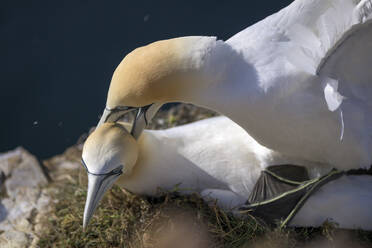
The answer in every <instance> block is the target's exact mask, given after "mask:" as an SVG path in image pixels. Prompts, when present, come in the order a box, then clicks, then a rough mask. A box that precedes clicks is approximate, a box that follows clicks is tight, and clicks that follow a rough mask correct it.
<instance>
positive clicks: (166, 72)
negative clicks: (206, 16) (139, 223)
mask: <svg viewBox="0 0 372 248" xmlns="http://www.w3.org/2000/svg"><path fill="white" fill-rule="evenodd" d="M215 44H216V38H215V37H198V36H192V37H181V38H175V39H169V40H162V41H157V42H154V43H151V44H149V45H147V46H144V47H140V48H137V49H135V50H134V51H132V52H131V53H129V54H128V55H127V56H126V57H125V58H124V59H123V60H122V62H121V63H120V64H119V66H118V67H117V68H116V70H115V72H114V74H113V77H112V80H111V84H110V88H109V91H108V96H107V103H106V109H105V111H104V113H103V115H102V117H101V120H100V122H99V123H98V126H99V125H101V124H102V123H104V122H113V121H117V120H119V119H120V118H121V117H122V116H123V115H124V114H126V113H128V112H130V111H138V112H137V117H136V120H135V122H134V124H133V127H132V131H131V133H132V135H133V136H134V137H135V138H138V136H139V135H140V133H141V132H142V130H143V129H144V128H145V126H146V124H147V122H148V121H149V120H151V119H152V117H153V116H154V115H155V113H156V112H157V111H158V109H159V108H160V107H161V105H162V104H164V103H166V102H177V101H187V99H188V98H189V97H190V96H193V95H195V94H197V92H196V91H200V87H199V86H200V85H203V84H202V83H201V82H200V81H206V77H205V71H206V66H205V65H206V64H207V61H208V58H209V56H208V55H209V54H210V53H211V50H212V48H213V47H214V46H215Z"/></svg>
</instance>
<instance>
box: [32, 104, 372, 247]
mask: <svg viewBox="0 0 372 248" xmlns="http://www.w3.org/2000/svg"><path fill="white" fill-rule="evenodd" d="M214 115H216V114H215V113H213V112H210V111H206V110H200V109H197V108H195V107H192V106H190V105H178V106H173V107H171V108H168V109H167V110H166V111H163V112H161V113H160V114H159V115H158V118H157V119H156V120H155V122H153V124H152V125H153V126H152V128H156V129H161V128H167V127H171V126H175V125H179V124H184V123H187V122H191V121H195V120H198V119H203V118H206V117H211V116H214ZM65 173H66V174H67V173H69V174H68V176H65V177H63V179H61V180H57V181H54V182H53V183H51V184H50V185H49V186H48V187H50V188H52V189H57V190H52V191H51V192H54V195H53V198H54V199H56V201H55V203H54V205H53V211H52V212H51V213H50V215H49V216H48V217H47V218H45V223H44V226H45V228H44V229H43V230H44V231H43V232H42V233H40V234H39V242H38V246H39V247H127V248H168V247H169V248H174V247H177V248H209V247H216V248H219V247H226V248H245V247H257V248H258V247H265V248H266V247H268V248H270V247H273V248H274V247H275V248H277V247H278V248H279V247H283V248H284V247H286V248H287V247H308V248H312V247H345V248H346V247H371V246H372V233H371V232H365V231H359V230H355V231H348V230H341V229H338V228H337V225H335V224H334V223H331V222H325V223H324V224H323V226H322V227H320V228H286V229H279V228H270V227H268V226H266V225H264V224H262V222H261V221H258V220H257V219H255V218H254V217H253V216H250V215H246V216H245V218H236V217H234V216H232V215H231V214H229V213H226V212H224V211H223V210H221V209H220V208H218V207H217V206H216V202H205V201H203V200H202V199H201V198H200V196H199V195H197V194H192V195H182V196H181V195H180V194H179V192H177V191H176V190H175V191H173V192H164V191H162V190H161V189H159V194H158V196H157V197H145V196H139V195H134V194H131V193H130V192H127V191H126V190H124V189H121V188H119V187H117V186H114V187H113V188H112V189H111V190H110V191H109V192H108V193H106V195H105V197H104V198H103V199H102V201H101V203H100V205H99V207H98V208H97V210H96V212H95V214H94V216H93V217H92V220H91V222H90V224H89V226H88V228H87V230H83V228H82V220H83V211H84V204H85V198H86V185H87V184H86V183H87V178H86V172H85V170H84V169H83V168H81V169H79V170H75V171H73V172H71V171H68V172H67V171H66V172H65Z"/></svg>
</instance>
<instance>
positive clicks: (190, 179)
mask: <svg viewBox="0 0 372 248" xmlns="http://www.w3.org/2000/svg"><path fill="white" fill-rule="evenodd" d="M221 130H224V132H221ZM128 135H129V134H128ZM138 150H139V156H138V160H137V162H136V164H135V165H134V166H133V168H132V169H131V171H132V172H131V173H129V174H124V175H123V176H122V177H121V178H119V179H118V181H117V184H118V185H119V186H121V187H123V188H126V189H128V190H130V191H132V192H134V193H138V194H146V195H156V193H157V191H158V189H159V187H160V188H162V189H165V190H173V189H176V188H177V189H178V190H180V192H181V193H189V192H199V193H200V194H201V195H202V196H203V197H204V198H206V199H217V200H218V201H217V203H218V205H220V206H221V207H223V208H225V209H228V210H229V209H231V208H233V207H238V206H241V205H242V204H244V203H245V201H246V200H247V198H248V196H249V194H250V193H251V191H252V189H253V187H254V185H255V183H256V181H257V179H258V177H259V176H260V173H261V170H262V169H264V168H266V167H267V166H269V165H273V164H286V163H292V164H293V163H294V164H297V165H304V166H306V167H307V168H308V169H309V170H310V172H311V173H310V174H311V175H312V176H317V175H319V174H322V173H324V171H327V170H329V169H330V168H325V167H324V165H319V164H311V163H308V162H306V161H293V160H291V159H290V158H287V157H286V156H282V155H280V154H278V153H276V152H274V151H271V150H269V149H267V148H266V147H263V146H261V145H259V144H258V143H257V142H256V141H255V140H254V139H253V138H252V137H250V136H249V135H248V134H247V133H246V132H245V131H244V130H243V129H242V128H240V127H239V126H238V125H236V124H235V123H233V122H232V121H231V120H229V119H228V118H226V117H215V118H210V119H207V120H203V121H198V122H195V123H192V124H188V125H184V126H180V127H175V128H171V129H167V130H162V131H159V130H158V131H151V130H145V131H144V133H143V135H142V136H141V138H140V139H139V141H138ZM124 164H125V163H124ZM371 187H372V177H371V176H343V177H341V178H340V179H338V180H336V181H332V182H330V183H328V184H326V185H325V186H324V187H323V188H321V189H320V190H319V191H318V192H316V193H315V194H314V195H313V196H311V197H310V198H309V200H308V201H307V202H306V204H305V205H304V207H303V208H302V209H301V210H300V211H299V213H298V214H297V215H296V217H295V218H294V219H293V220H292V225H295V226H319V225H322V223H323V222H324V221H326V220H327V219H329V220H330V219H332V220H333V221H335V222H337V223H339V225H340V227H342V228H363V229H372V214H371V211H370V209H371V208H372V192H371V190H370V188H371ZM235 210H236V208H235Z"/></svg>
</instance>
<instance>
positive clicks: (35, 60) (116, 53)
mask: <svg viewBox="0 0 372 248" xmlns="http://www.w3.org/2000/svg"><path fill="white" fill-rule="evenodd" d="M290 2H292V1H291V0H266V1H262V0H250V1H247V0H241V1H231V0H230V1H225V0H219V1H216V0H198V1H190V0H189V1H176V0H172V1H171V0H166V1H160V0H158V1H155V0H153V1H139V0H136V1H134V0H133V1H126V0H120V1H119V0H109V1H98V0H89V1H88V0H86V1H83V0H80V1H79V0H68V1H63V0H61V1H52V0H34V1H32V0H22V1H17V0H5V1H4V0H1V5H0V32H1V33H0V63H1V64H0V77H1V81H0V92H1V93H0V104H1V105H0V109H1V112H0V114H1V122H0V123H1V124H0V125H1V126H0V132H1V133H0V151H6V150H9V149H12V148H14V147H16V146H19V145H22V146H24V147H26V148H27V149H28V150H30V151H31V152H32V153H34V154H36V155H38V156H39V157H41V158H46V157H49V156H52V155H54V154H57V153H61V152H62V151H63V150H64V149H65V148H66V147H67V146H70V145H72V144H74V143H75V141H76V140H77V138H78V137H79V136H80V135H81V134H82V133H83V132H85V131H87V130H88V129H89V128H90V127H91V126H93V125H95V124H96V123H97V121H98V116H99V114H100V113H101V112H102V110H103V108H104V106H105V101H106V93H107V90H108V86H109V83H110V78H111V75H112V72H113V71H114V69H115V67H116V65H117V64H118V63H119V62H120V61H121V59H122V58H123V57H124V56H125V55H126V54H127V53H128V52H130V51H131V50H133V49H134V48H136V47H138V46H142V45H145V44H148V43H150V42H153V41H156V40H160V39H166V38H172V37H177V36H186V35H213V36H217V37H218V38H220V39H227V38H229V37H230V36H232V35H233V34H235V33H237V32H238V31H240V30H242V29H244V28H245V27H247V26H249V25H251V24H253V23H255V22H256V21H258V20H260V19H262V18H264V17H265V16H267V15H269V14H271V13H273V12H276V11H277V10H279V9H281V8H282V7H284V6H286V5H288V4H289V3H290Z"/></svg>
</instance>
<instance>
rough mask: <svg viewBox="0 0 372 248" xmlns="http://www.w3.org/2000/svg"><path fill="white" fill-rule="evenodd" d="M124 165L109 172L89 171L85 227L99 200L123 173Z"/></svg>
mask: <svg viewBox="0 0 372 248" xmlns="http://www.w3.org/2000/svg"><path fill="white" fill-rule="evenodd" d="M122 168H123V167H122V166H120V167H119V168H117V169H115V170H114V171H112V172H110V173H107V174H92V173H89V172H88V193H87V200H86V202H85V208H84V218H83V229H84V230H85V228H86V227H87V226H88V224H89V220H90V219H91V217H92V216H93V213H94V211H95V210H96V208H97V206H98V203H99V201H100V200H101V199H102V197H103V195H104V194H105V192H106V191H107V190H109V189H110V188H111V186H112V185H113V184H114V182H115V181H116V179H118V177H119V176H120V175H121V174H122Z"/></svg>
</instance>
